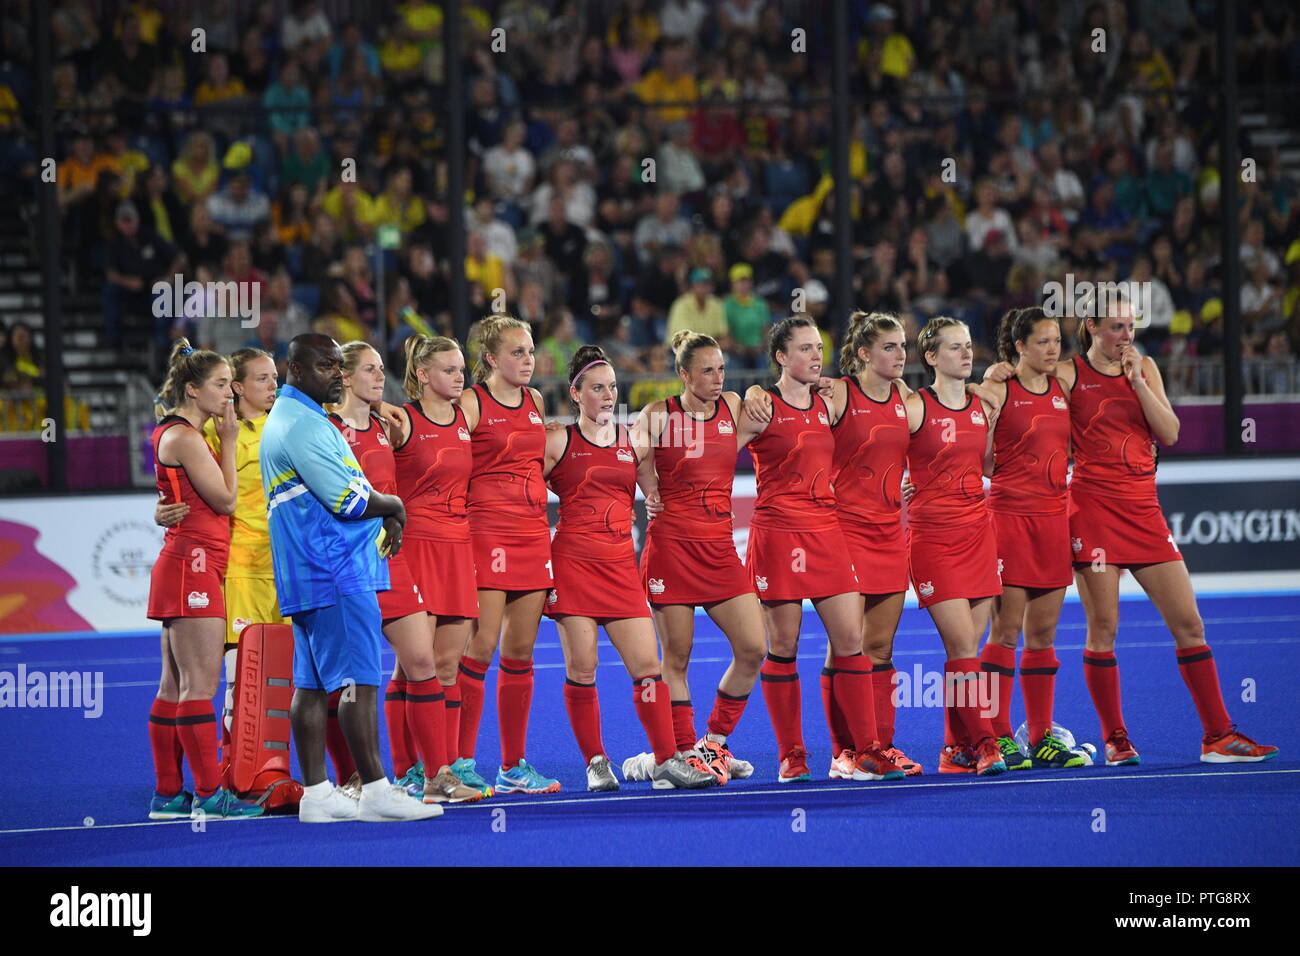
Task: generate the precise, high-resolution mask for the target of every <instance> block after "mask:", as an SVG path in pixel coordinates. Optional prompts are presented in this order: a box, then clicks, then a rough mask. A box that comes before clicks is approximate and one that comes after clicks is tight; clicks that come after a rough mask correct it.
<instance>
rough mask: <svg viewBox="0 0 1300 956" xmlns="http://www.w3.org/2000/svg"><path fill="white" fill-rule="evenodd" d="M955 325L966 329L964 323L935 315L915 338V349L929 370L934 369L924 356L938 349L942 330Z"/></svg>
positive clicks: (945, 316) (932, 364)
mask: <svg viewBox="0 0 1300 956" xmlns="http://www.w3.org/2000/svg"><path fill="white" fill-rule="evenodd" d="M957 325H959V326H961V327H962V328H963V329H965V328H966V327H967V326H966V323H965V322H962V321H960V320H959V319H954V318H951V317H950V316H947V315H936V316H935V317H934V318H933V319H931V320H930V321H929V322H927V323H925V328H923V329H922V330H921V334H920V335H918V336H917V337H916V349H917V351H918V352H920V353H921V361H922V362H924V363H925V364H926V365H928V366H930V367H931V368H934V367H935V365H934V363H933V362H931V361H930V360H929V359H928V358H926V355H927V354H928V353H930V352H933V351H934V350H935V349H937V348H938V347H939V336H940V335H942V334H943V330H944V329H949V328H952V327H953V326H957Z"/></svg>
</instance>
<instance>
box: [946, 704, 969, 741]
mask: <svg viewBox="0 0 1300 956" xmlns="http://www.w3.org/2000/svg"><path fill="white" fill-rule="evenodd" d="M965 743H966V732H965V731H964V730H962V729H961V728H959V727H953V723H952V708H951V707H949V706H948V705H947V703H945V704H944V706H943V745H944V746H945V747H956V746H957V745H958V744H965Z"/></svg>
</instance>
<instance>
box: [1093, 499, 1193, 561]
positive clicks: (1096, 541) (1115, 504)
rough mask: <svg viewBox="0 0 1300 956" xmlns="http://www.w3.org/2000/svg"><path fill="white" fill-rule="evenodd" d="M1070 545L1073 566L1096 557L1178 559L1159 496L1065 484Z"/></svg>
mask: <svg viewBox="0 0 1300 956" xmlns="http://www.w3.org/2000/svg"><path fill="white" fill-rule="evenodd" d="M1070 550H1071V552H1072V555H1073V559H1074V565H1075V567H1086V566H1088V565H1090V564H1092V563H1093V562H1095V561H1100V562H1101V563H1103V564H1113V565H1116V566H1118V567H1121V568H1129V567H1135V566H1140V565H1144V564H1163V563H1164V562H1166V561H1181V560H1183V556H1182V554H1180V553H1179V551H1178V545H1177V543H1175V541H1174V536H1173V534H1172V533H1171V532H1170V530H1169V525H1168V523H1167V522H1166V521H1165V514H1164V512H1163V511H1161V510H1160V499H1159V498H1157V497H1156V495H1155V491H1154V490H1152V492H1151V495H1150V496H1149V497H1144V498H1121V497H1118V496H1116V495H1113V494H1108V493H1107V492H1105V491H1102V490H1097V491H1094V490H1093V489H1092V488H1091V487H1086V486H1082V485H1077V484H1072V485H1070Z"/></svg>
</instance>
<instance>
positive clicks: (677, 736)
mask: <svg viewBox="0 0 1300 956" xmlns="http://www.w3.org/2000/svg"><path fill="white" fill-rule="evenodd" d="M668 709H669V710H670V711H672V721H673V742H674V743H675V744H676V745H677V749H678V750H692V749H694V747H695V707H694V705H693V704H692V703H691V702H690V701H689V700H673V701H669V707H668Z"/></svg>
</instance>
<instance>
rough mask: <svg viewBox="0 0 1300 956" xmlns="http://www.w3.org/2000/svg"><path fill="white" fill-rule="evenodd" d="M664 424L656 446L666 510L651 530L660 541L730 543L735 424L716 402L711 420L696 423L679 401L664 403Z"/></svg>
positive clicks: (723, 405)
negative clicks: (662, 539) (704, 540)
mask: <svg viewBox="0 0 1300 956" xmlns="http://www.w3.org/2000/svg"><path fill="white" fill-rule="evenodd" d="M664 405H665V409H666V411H667V412H668V417H667V422H666V423H665V426H664V430H663V433H662V434H660V436H659V441H658V442H657V443H656V445H655V450H654V452H655V471H656V472H657V473H658V476H659V497H660V498H662V499H663V503H664V510H663V512H662V513H661V514H660V515H659V516H658V517H657V518H655V520H654V521H653V522H652V523H651V525H650V527H651V529H652V530H653V531H654V533H655V534H656V535H658V536H660V537H668V538H689V539H695V540H702V539H708V540H714V539H718V540H726V541H730V540H731V535H732V520H731V486H732V483H733V481H734V480H735V477H736V451H737V449H736V422H735V420H734V419H733V418H732V417H731V409H730V408H729V407H728V406H727V402H726V400H725V399H723V398H721V397H719V399H718V401H717V402H716V407H715V408H714V410H713V417H711V418H708V419H704V420H701V419H698V418H695V417H694V416H693V415H691V414H689V413H688V412H686V411H685V410H684V409H683V408H682V400H681V397H680V396H676V395H674V396H673V397H672V398H670V399H668V401H667V402H665V403H664Z"/></svg>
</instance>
